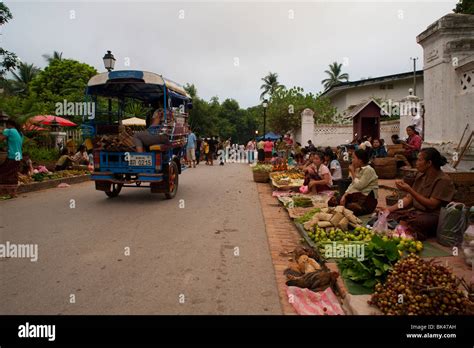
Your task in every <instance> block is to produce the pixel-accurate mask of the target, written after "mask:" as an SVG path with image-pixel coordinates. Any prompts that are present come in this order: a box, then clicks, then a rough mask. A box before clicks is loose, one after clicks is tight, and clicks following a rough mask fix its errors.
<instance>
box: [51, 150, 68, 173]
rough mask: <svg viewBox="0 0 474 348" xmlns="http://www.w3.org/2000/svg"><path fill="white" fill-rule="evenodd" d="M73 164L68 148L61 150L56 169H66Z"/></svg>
mask: <svg viewBox="0 0 474 348" xmlns="http://www.w3.org/2000/svg"><path fill="white" fill-rule="evenodd" d="M71 166H72V158H71V157H70V156H69V155H68V149H67V148H64V149H63V150H62V151H61V157H59V159H58V161H57V162H56V167H55V168H54V170H55V171H59V170H66V169H68V168H70V167H71Z"/></svg>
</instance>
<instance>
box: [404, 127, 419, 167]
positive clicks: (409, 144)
mask: <svg viewBox="0 0 474 348" xmlns="http://www.w3.org/2000/svg"><path fill="white" fill-rule="evenodd" d="M407 134H408V139H407V141H406V142H403V143H402V144H403V147H404V148H405V157H406V158H407V159H408V161H412V160H415V159H416V158H417V156H418V152H420V150H421V143H422V142H423V140H422V139H421V137H420V135H419V134H418V132H417V131H416V129H415V126H408V127H407Z"/></svg>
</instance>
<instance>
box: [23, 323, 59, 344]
mask: <svg viewBox="0 0 474 348" xmlns="http://www.w3.org/2000/svg"><path fill="white" fill-rule="evenodd" d="M18 337H20V338H47V339H48V341H54V340H55V339H56V325H35V324H30V323H29V322H26V323H25V324H24V325H20V326H18Z"/></svg>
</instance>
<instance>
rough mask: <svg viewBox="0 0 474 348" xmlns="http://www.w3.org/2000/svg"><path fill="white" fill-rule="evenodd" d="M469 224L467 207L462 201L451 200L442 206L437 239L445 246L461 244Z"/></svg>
mask: <svg viewBox="0 0 474 348" xmlns="http://www.w3.org/2000/svg"><path fill="white" fill-rule="evenodd" d="M466 225H467V208H466V206H465V205H464V204H462V203H456V202H451V203H449V204H448V205H447V206H446V207H443V208H441V212H440V214H439V220H438V230H437V231H436V239H437V240H438V243H440V244H442V245H444V246H449V247H451V246H455V245H460V244H461V243H462V240H463V235H464V231H465V230H466Z"/></svg>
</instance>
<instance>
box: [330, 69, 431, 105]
mask: <svg viewBox="0 0 474 348" xmlns="http://www.w3.org/2000/svg"><path fill="white" fill-rule="evenodd" d="M381 84H384V85H388V84H392V85H393V89H380V85H381ZM410 88H413V78H408V79H404V80H396V81H387V82H380V83H377V84H374V85H368V86H360V87H353V88H350V89H347V90H345V91H341V92H339V94H337V95H336V96H334V97H331V98H330V99H331V104H332V106H334V107H336V108H337V112H338V113H341V114H342V113H344V111H345V110H346V109H347V108H348V107H349V106H351V105H357V104H360V103H362V102H363V101H367V100H369V99H370V98H371V97H376V98H382V99H385V100H389V99H391V100H393V101H394V102H398V101H400V100H402V99H403V98H405V97H406V96H407V95H408V90H409V89H410ZM416 94H417V96H418V97H419V98H420V99H423V96H424V84H423V77H422V76H417V78H416Z"/></svg>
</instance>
